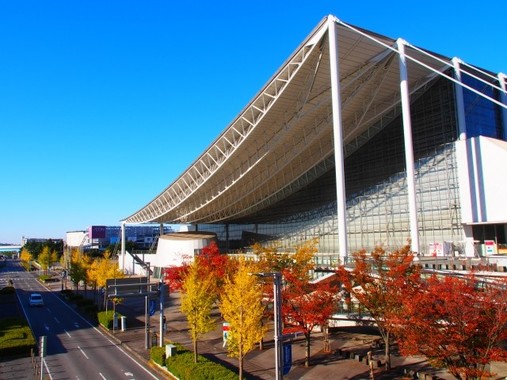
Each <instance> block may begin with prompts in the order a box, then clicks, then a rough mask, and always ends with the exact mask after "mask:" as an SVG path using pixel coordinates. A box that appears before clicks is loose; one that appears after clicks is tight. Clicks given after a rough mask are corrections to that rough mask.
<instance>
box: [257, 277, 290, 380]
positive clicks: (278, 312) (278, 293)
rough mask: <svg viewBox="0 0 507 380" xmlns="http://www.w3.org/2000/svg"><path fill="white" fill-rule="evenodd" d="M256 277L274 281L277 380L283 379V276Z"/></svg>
mask: <svg viewBox="0 0 507 380" xmlns="http://www.w3.org/2000/svg"><path fill="white" fill-rule="evenodd" d="M255 275H256V276H259V277H265V278H272V279H273V304H274V308H273V309H274V317H273V319H274V322H275V331H274V340H275V371H276V376H275V379H276V380H281V379H282V378H283V346H282V345H283V336H282V274H281V273H280V272H262V273H255Z"/></svg>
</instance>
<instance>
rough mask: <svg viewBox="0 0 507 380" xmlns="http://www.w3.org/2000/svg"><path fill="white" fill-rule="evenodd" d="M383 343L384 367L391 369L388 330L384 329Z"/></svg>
mask: <svg viewBox="0 0 507 380" xmlns="http://www.w3.org/2000/svg"><path fill="white" fill-rule="evenodd" d="M384 343H385V352H384V354H385V357H386V369H391V345H390V344H389V331H386V335H385V338H384Z"/></svg>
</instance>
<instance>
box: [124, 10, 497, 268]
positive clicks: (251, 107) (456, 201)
mask: <svg viewBox="0 0 507 380" xmlns="http://www.w3.org/2000/svg"><path fill="white" fill-rule="evenodd" d="M400 32H401V33H402V32H403V31H400ZM492 54H494V52H493V53H492ZM246 74H248V73H246ZM506 99H507V98H506V76H505V75H504V74H502V73H494V72H490V71H488V70H487V69H482V68H479V67H477V66H474V65H473V64H469V63H466V62H464V61H462V60H461V59H459V58H456V57H454V58H452V57H445V56H443V55H440V54H438V53H435V52H431V51H428V50H426V49H424V48H421V47H417V46H413V45H412V44H410V42H407V41H405V40H403V39H401V38H398V39H393V38H389V37H386V36H382V35H379V34H377V33H374V32H371V31H368V30H365V29H362V28H360V27H357V26H353V25H350V24H347V23H345V22H343V21H341V20H339V19H337V18H336V17H334V16H332V15H330V16H327V17H325V18H324V19H323V20H322V21H321V22H320V23H319V24H318V25H317V26H316V28H315V29H314V30H313V31H312V32H311V33H310V34H309V35H308V37H307V38H306V39H305V40H304V41H303V42H302V43H301V44H300V45H299V47H297V49H296V50H295V51H294V52H293V54H292V55H291V56H290V57H288V59H287V60H286V61H285V62H284V63H283V64H282V65H281V67H280V68H279V69H278V71H276V72H275V73H274V74H273V76H272V77H271V78H270V79H269V80H268V81H267V83H266V84H265V85H264V87H263V88H261V89H260V90H259V92H258V93H257V94H256V96H255V97H254V98H253V99H252V100H251V101H250V102H249V103H248V104H247V105H246V106H245V107H244V109H243V110H241V111H240V112H239V113H238V116H237V117H236V118H235V119H234V120H233V121H232V122H231V123H230V124H229V125H228V126H227V127H226V128H225V129H224V130H223V131H222V132H221V133H220V134H219V135H218V137H217V138H216V139H215V140H214V141H213V142H212V143H211V144H210V145H209V147H208V148H207V149H206V150H205V151H204V152H203V153H202V154H201V155H200V156H199V157H197V158H196V160H195V161H194V162H193V163H192V164H191V165H190V166H189V167H188V169H186V170H185V171H184V172H183V173H181V175H180V176H179V177H178V178H177V179H176V180H175V181H174V182H173V183H171V184H170V185H169V186H168V187H167V188H166V189H164V190H163V191H162V192H161V193H160V195H158V196H157V197H156V198H155V199H153V200H151V201H149V202H148V203H147V204H146V205H145V206H144V207H142V208H141V209H139V211H137V212H135V213H133V214H132V215H130V216H128V217H126V218H125V219H124V220H123V221H122V224H123V225H129V224H140V223H160V224H162V223H167V224H185V225H189V226H191V228H192V230H194V231H196V232H206V233H211V234H214V235H215V236H216V240H217V241H218V244H219V246H220V248H221V249H222V250H223V251H224V252H225V251H229V252H234V251H238V250H245V249H248V247H250V246H251V245H252V244H253V243H255V242H259V243H263V244H276V245H277V246H278V247H279V248H281V249H286V250H291V249H294V248H295V247H296V246H298V245H300V244H301V243H303V242H305V241H308V240H310V239H314V238H316V239H317V241H318V255H320V256H322V257H334V258H336V259H337V260H339V261H341V260H343V261H346V258H347V257H348V256H349V255H350V254H351V253H352V252H355V251H357V250H360V249H367V250H371V249H372V248H374V247H375V246H377V245H379V244H381V245H383V246H384V247H386V248H387V249H392V248H398V247H401V246H403V245H405V244H406V243H407V242H408V241H410V243H411V245H412V250H413V251H414V252H416V253H417V254H419V255H437V256H450V255H451V256H463V257H477V256H483V255H491V256H495V255H501V254H504V253H507V228H506V226H507V202H506V199H505V195H504V194H505V191H506V189H507V168H506V165H507V141H506V140H507V100H506ZM161 175H164V173H163V172H161Z"/></svg>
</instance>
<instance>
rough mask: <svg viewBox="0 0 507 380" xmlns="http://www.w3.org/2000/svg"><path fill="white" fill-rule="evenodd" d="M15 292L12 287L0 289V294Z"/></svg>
mask: <svg viewBox="0 0 507 380" xmlns="http://www.w3.org/2000/svg"><path fill="white" fill-rule="evenodd" d="M14 293H16V290H15V289H14V287H13V286H6V287H5V288H2V289H0V294H14Z"/></svg>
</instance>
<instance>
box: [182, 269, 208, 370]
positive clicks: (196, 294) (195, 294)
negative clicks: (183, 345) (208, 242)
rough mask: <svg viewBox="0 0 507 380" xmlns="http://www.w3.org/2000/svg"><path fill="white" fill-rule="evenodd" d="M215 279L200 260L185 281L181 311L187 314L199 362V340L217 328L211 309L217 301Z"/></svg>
mask: <svg viewBox="0 0 507 380" xmlns="http://www.w3.org/2000/svg"><path fill="white" fill-rule="evenodd" d="M214 287H215V280H214V278H213V275H212V273H208V274H203V273H201V271H200V270H199V260H195V261H194V262H193V263H192V264H191V265H190V266H189V267H188V273H187V275H186V276H185V280H184V282H183V287H182V294H181V312H182V313H183V314H185V315H186V317H187V321H188V327H189V330H190V336H191V337H192V342H193V346H194V362H195V363H197V341H198V339H199V337H200V336H201V335H202V334H206V333H207V332H210V331H212V330H213V329H214V328H215V320H214V319H213V318H212V317H211V311H212V309H213V305H214V304H215V301H216V295H215V294H216V293H215V292H214V290H215V288H214Z"/></svg>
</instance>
